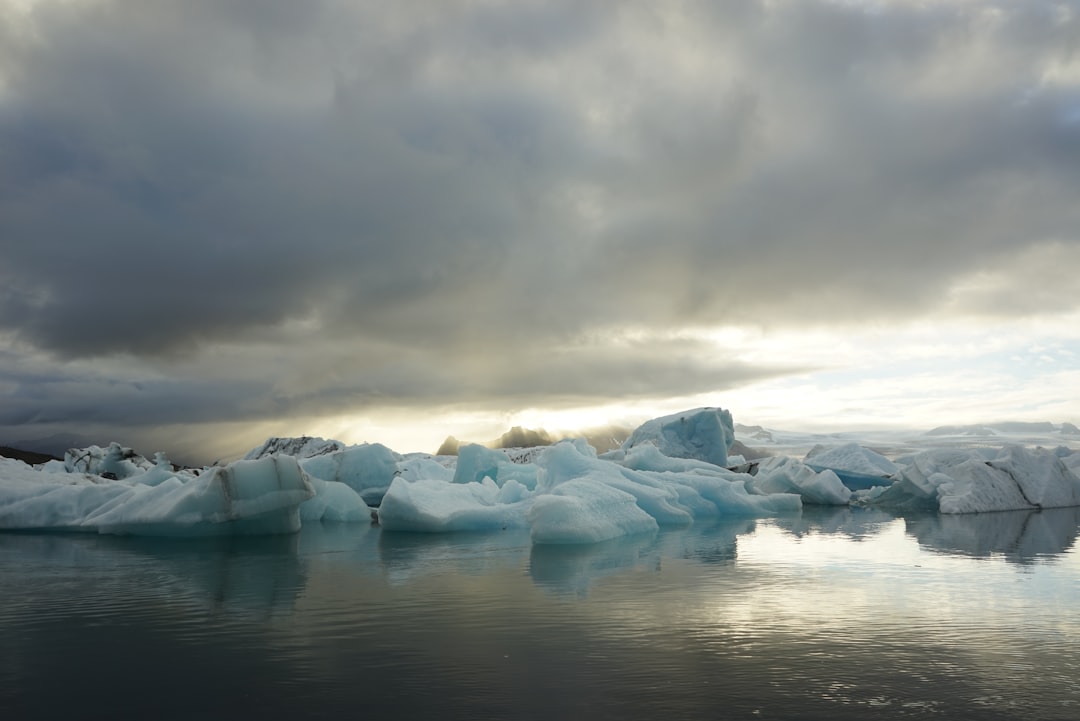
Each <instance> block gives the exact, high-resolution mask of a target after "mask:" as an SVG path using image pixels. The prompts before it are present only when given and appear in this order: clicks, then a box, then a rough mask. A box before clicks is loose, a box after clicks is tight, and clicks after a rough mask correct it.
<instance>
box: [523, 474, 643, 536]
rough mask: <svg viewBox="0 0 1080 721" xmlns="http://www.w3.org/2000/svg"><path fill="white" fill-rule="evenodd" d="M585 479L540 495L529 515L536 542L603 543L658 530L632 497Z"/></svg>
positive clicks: (531, 530) (594, 480)
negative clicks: (620, 537)
mask: <svg viewBox="0 0 1080 721" xmlns="http://www.w3.org/2000/svg"><path fill="white" fill-rule="evenodd" d="M597 480H598V479H596V478H590V477H589V476H583V477H582V478H580V479H577V480H572V481H567V482H565V483H563V484H562V485H560V486H559V487H557V488H555V489H554V490H553V491H552V492H551V493H548V494H546V495H543V496H540V497H539V498H537V499H536V500H535V501H534V502H533V505H532V508H530V509H529V512H528V521H529V526H530V533H531V534H532V540H533V543H563V544H565V543H599V542H600V541H607V540H610V539H612V538H618V537H619V536H632V535H635V534H638V533H648V532H651V531H656V530H657V529H658V528H659V527H660V526H659V524H658V523H657V522H656V519H655V518H653V517H652V516H650V515H649V514H648V513H646V512H645V511H643V510H642V509H641V508H639V507H638V504H637V500H638V499H636V498H635V497H634V496H633V495H632V494H630V493H627V492H625V491H621V490H619V489H617V488H612V487H611V486H608V485H607V484H606V483H604V482H602V481H601V482H596V481H597Z"/></svg>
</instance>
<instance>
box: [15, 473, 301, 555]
mask: <svg viewBox="0 0 1080 721" xmlns="http://www.w3.org/2000/svg"><path fill="white" fill-rule="evenodd" d="M13 464H18V465H13ZM20 466H21V467H20ZM163 473H164V461H163V460H162V462H161V463H159V465H158V466H156V467H155V469H151V470H149V471H147V472H146V473H145V474H142V475H141V476H133V477H131V478H129V479H127V480H108V479H105V478H102V477H101V476H95V475H90V474H81V473H72V474H68V475H67V476H63V475H57V474H52V473H41V472H39V471H35V470H33V469H31V468H30V467H29V466H26V465H25V464H19V462H17V461H7V460H4V461H3V464H2V465H0V478H2V479H3V482H2V483H0V528H4V529H49V530H69V531H97V532H99V533H117V534H138V535H154V536H211V535H246V534H272V533H294V532H296V531H297V530H299V528H300V516H299V511H298V507H299V506H300V504H301V503H303V502H304V501H306V500H307V499H308V498H310V497H311V496H312V495H314V491H313V490H312V487H311V484H310V482H309V481H308V478H307V476H306V475H305V474H304V473H303V472H302V471H301V470H300V467H299V465H297V463H296V461H295V460H294V459H292V458H288V457H276V456H271V457H268V458H263V459H260V460H258V461H237V462H235V463H232V464H230V465H228V466H225V467H223V468H221V467H217V468H212V469H210V470H208V471H207V472H206V473H204V474H203V475H201V476H195V475H193V474H187V473H177V474H173V475H170V476H169V477H167V478H163V477H162V475H163ZM142 481H146V482H142Z"/></svg>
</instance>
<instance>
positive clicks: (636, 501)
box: [378, 439, 801, 543]
mask: <svg viewBox="0 0 1080 721" xmlns="http://www.w3.org/2000/svg"><path fill="white" fill-rule="evenodd" d="M653 451H655V449H653ZM653 451H649V452H647V453H645V454H642V455H641V456H640V457H641V458H646V459H647V458H652V461H651V463H653V464H654V465H656V464H659V465H666V464H664V463H662V462H661V461H658V460H657V459H656V458H655V457H653V456H652V455H651V454H652V452H653ZM477 455H478V457H479V456H480V455H483V454H477ZM635 457H637V456H635ZM491 459H492V460H495V459H494V458H493V457H492V458H491ZM511 465H513V464H511ZM518 465H521V466H522V467H523V468H524V469H525V470H526V471H527V473H529V474H532V473H533V471H532V470H529V468H530V467H531V466H533V465H534V464H518ZM482 466H483V464H472V465H471V466H470V468H480V467H482ZM495 466H496V467H495V468H489V469H488V471H490V473H494V474H495V475H496V476H500V477H501V476H502V475H503V471H504V470H506V471H507V472H513V469H512V468H508V467H507V466H504V465H503V464H502V462H496V463H495ZM673 466H674V467H675V468H683V469H686V470H682V471H677V470H676V471H666V470H665V471H639V470H634V469H632V468H627V467H625V466H623V465H620V464H618V463H615V462H613V461H611V460H605V459H601V458H597V456H596V451H595V450H594V449H593V448H592V447H591V446H589V445H588V444H587V443H586V442H584V441H583V440H582V439H575V440H572V441H563V442H560V443H557V444H555V445H554V446H551V447H548V448H545V449H544V450H543V451H542V452H540V453H539V454H537V455H536V464H535V478H536V485H535V488H533V489H530V488H529V487H527V486H526V485H525V484H524V483H522V482H521V481H518V480H517V479H515V478H502V479H501V485H500V482H499V481H497V480H496V478H492V476H491V475H490V473H489V472H479V471H473V470H469V471H467V474H466V476H465V477H466V478H467V477H476V476H482V480H480V481H467V482H459V483H448V482H446V481H445V480H442V479H417V480H412V481H409V480H406V479H404V478H397V479H395V480H394V482H393V484H392V485H391V487H390V490H389V491H388V492H387V493H386V495H385V496H384V498H383V500H382V505H381V506H380V507H379V510H378V517H379V522H380V524H381V525H382V526H383V528H384V529H386V530H407V531H429V532H442V531H481V530H491V529H496V528H498V529H503V528H520V527H525V526H527V527H528V528H529V529H530V533H531V534H532V538H533V542H534V543H595V542H597V541H600V540H607V539H610V538H614V537H616V536H620V535H627V534H632V533H640V532H643V531H648V530H655V529H656V528H659V527H661V526H669V527H670V526H687V525H690V524H692V523H693V522H694V521H695V519H698V518H712V517H720V516H748V517H760V516H771V515H778V514H782V513H790V512H797V511H798V510H799V509H800V508H801V501H800V499H799V497H798V496H797V495H793V494H774V495H771V496H762V495H755V494H752V493H750V492H749V491H748V490H747V488H746V482H747V480H748V479H749V476H746V475H744V474H737V473H732V472H730V471H726V470H725V469H722V468H719V467H717V466H713V465H711V464H706V463H702V462H700V461H691V462H687V461H685V460H676V461H675V462H674V464H673ZM474 473H475V475H473V474H474ZM627 499H629V502H630V503H631V505H632V506H633V508H632V509H631V508H629V507H628V506H627V505H626V503H627ZM575 524H576V525H575Z"/></svg>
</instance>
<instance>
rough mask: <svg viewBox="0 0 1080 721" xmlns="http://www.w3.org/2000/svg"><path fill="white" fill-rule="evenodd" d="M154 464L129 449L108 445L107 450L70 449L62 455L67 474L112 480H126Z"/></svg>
mask: <svg viewBox="0 0 1080 721" xmlns="http://www.w3.org/2000/svg"><path fill="white" fill-rule="evenodd" d="M153 465H154V464H152V463H151V462H150V461H148V460H146V459H145V458H143V457H142V456H140V455H139V454H138V453H136V452H135V451H133V450H132V449H130V448H124V447H123V446H121V445H120V444H119V443H110V444H109V446H108V447H107V448H101V447H100V446H89V447H88V448H72V449H69V450H68V451H67V452H65V453H64V468H65V469H66V470H67V472H68V473H89V474H91V475H95V476H105V477H106V478H111V479H113V480H117V479H123V478H128V477H129V476H134V475H136V474H138V473H142V472H143V471H145V470H147V469H149V468H151V467H152V466H153Z"/></svg>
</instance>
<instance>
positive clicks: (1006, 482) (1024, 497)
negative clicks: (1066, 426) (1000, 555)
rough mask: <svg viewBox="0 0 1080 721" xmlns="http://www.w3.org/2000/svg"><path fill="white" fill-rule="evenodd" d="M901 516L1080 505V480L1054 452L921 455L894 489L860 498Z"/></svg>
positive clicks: (903, 472)
mask: <svg viewBox="0 0 1080 721" xmlns="http://www.w3.org/2000/svg"><path fill="white" fill-rule="evenodd" d="M859 498H860V499H861V500H862V501H864V502H866V503H869V504H871V505H876V506H879V507H883V508H891V509H897V510H914V509H920V510H936V511H940V512H941V513H985V512H990V511H1013V510H1024V509H1032V508H1064V507H1068V506H1077V505H1080V478H1078V477H1077V475H1076V474H1075V473H1073V472H1072V471H1071V470H1069V468H1068V466H1066V464H1065V463H1064V462H1063V461H1062V459H1061V458H1060V457H1059V456H1058V455H1057V454H1055V453H1054V452H1053V451H1048V450H1045V449H1034V450H1032V449H1027V448H1023V447H1021V446H1006V447H1004V448H1002V449H999V450H996V451H994V450H989V449H976V450H968V451H962V450H939V451H926V452H924V453H920V454H917V455H916V456H915V457H914V458H913V459H912V461H911V463H910V464H909V465H907V466H905V467H903V468H902V469H901V470H900V471H899V472H898V473H897V475H896V476H895V480H894V482H893V484H892V485H890V486H888V487H885V488H879V489H871V490H870V491H865V492H862V493H860V494H859Z"/></svg>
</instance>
